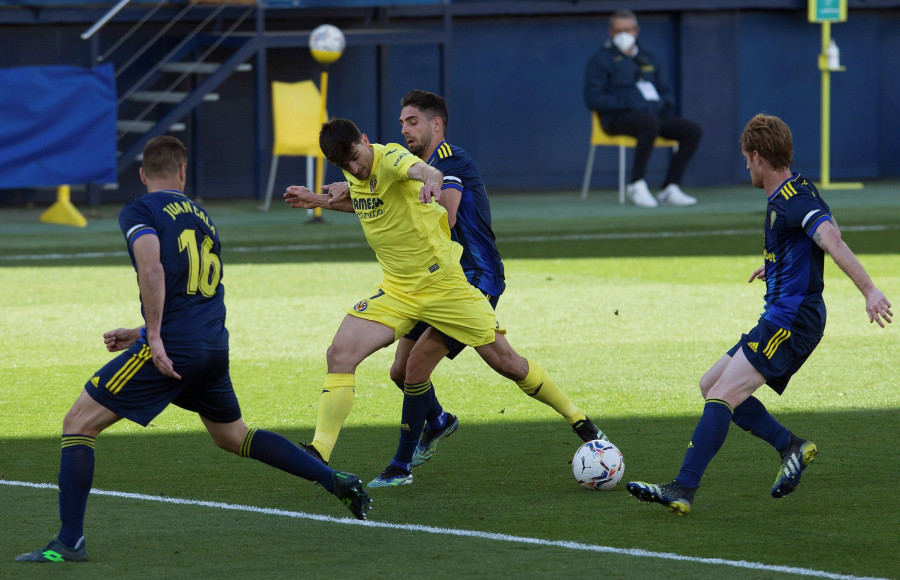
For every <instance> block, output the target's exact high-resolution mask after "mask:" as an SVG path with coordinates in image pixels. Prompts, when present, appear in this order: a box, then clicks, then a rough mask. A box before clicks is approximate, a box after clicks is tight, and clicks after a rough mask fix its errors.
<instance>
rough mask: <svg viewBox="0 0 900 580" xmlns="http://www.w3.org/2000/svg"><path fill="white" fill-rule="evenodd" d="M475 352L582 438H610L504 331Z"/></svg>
mask: <svg viewBox="0 0 900 580" xmlns="http://www.w3.org/2000/svg"><path fill="white" fill-rule="evenodd" d="M475 351H476V352H477V353H478V354H479V356H481V358H482V359H483V360H484V362H486V363H487V364H488V366H490V367H491V368H492V369H494V370H495V371H496V372H498V373H500V374H501V375H503V376H504V377H506V378H508V379H511V380H513V381H515V382H516V385H518V386H519V388H520V389H521V390H522V392H523V393H525V394H526V395H528V396H529V397H531V398H533V399H535V400H537V401H540V402H541V403H543V404H545V405H547V406H548V407H550V408H552V409H553V410H554V411H556V412H557V413H559V414H560V415H562V417H563V419H565V420H566V423H568V424H569V425H571V426H572V430H573V431H575V433H577V434H578V436H579V437H580V438H581V440H582V441H591V440H593V439H605V438H606V436H605V435H604V434H603V432H602V431H600V429H598V428H597V426H596V425H594V423H593V421H591V420H590V419H589V418H588V416H587V415H586V414H585V412H584V411H583V410H582V409H581V408H579V407H578V405H576V404H575V403H574V402H573V401H572V400H571V399H570V398H569V397H568V395H566V394H565V393H564V392H563V390H562V389H560V388H559V385H557V384H556V382H555V381H554V380H553V379H552V378H551V377H550V375H549V374H548V373H547V372H546V371H545V370H544V369H543V367H541V365H540V364H538V362H537V361H534V360H531V359H525V358H524V357H522V356H520V355H519V354H518V353H517V352H516V351H515V350H513V347H512V346H511V345H510V344H509V341H507V340H506V336H505V335H504V334H503V333H501V332H496V333H495V339H494V342H492V343H490V344H485V345H482V346H479V347H476V348H475Z"/></svg>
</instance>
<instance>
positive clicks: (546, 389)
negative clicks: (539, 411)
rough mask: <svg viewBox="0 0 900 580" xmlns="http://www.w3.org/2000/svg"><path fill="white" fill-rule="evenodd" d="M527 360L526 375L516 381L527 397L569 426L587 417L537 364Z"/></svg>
mask: <svg viewBox="0 0 900 580" xmlns="http://www.w3.org/2000/svg"><path fill="white" fill-rule="evenodd" d="M526 360H528V375H526V377H525V379H524V380H522V381H516V384H517V385H519V388H520V389H522V392H524V393H525V394H526V395H528V396H529V397H532V398H534V399H537V400H538V401H540V402H542V403H543V404H545V405H547V406H548V407H552V408H553V410H554V411H556V412H557V413H559V414H560V415H562V416H563V418H565V420H566V422H567V423H568V424H569V425H574V424H575V423H577V422H578V421H581V420H583V419H585V418H586V417H587V415H585V414H584V411H582V410H581V409H579V408H578V406H577V405H576V404H575V403H573V402H572V400H571V399H569V397H568V396H567V395H566V394H565V393H564V392H562V389H560V388H559V385H557V384H556V383H555V382H553V379H551V378H550V375H548V374H547V372H546V371H545V370H544V369H543V368H542V367H541V365H539V364H538V363H537V362H535V361H533V360H531V359H526Z"/></svg>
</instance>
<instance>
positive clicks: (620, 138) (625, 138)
mask: <svg viewBox="0 0 900 580" xmlns="http://www.w3.org/2000/svg"><path fill="white" fill-rule="evenodd" d="M591 118H592V123H593V128H592V129H591V146H590V149H588V159H587V166H586V167H585V168H584V183H583V184H582V186H581V199H587V196H588V187H589V186H590V184H591V172H592V171H594V153H595V151H596V149H597V146H604V147H618V148H619V203H620V204H624V203H625V148H626V147H635V146H636V145H637V139H635V138H634V137H631V136H630V135H608V134H607V133H606V131H604V130H603V125H602V124H601V123H600V115H598V114H597V113H596V112H592V113H591ZM653 146H654V147H672V148H673V149H676V150H677V149H678V141H672V140H671V139H663V138H662V137H657V138H656V141H655V142H654V143H653Z"/></svg>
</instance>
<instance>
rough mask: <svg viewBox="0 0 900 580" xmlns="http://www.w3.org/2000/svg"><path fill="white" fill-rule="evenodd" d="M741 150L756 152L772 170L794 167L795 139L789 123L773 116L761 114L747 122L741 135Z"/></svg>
mask: <svg viewBox="0 0 900 580" xmlns="http://www.w3.org/2000/svg"><path fill="white" fill-rule="evenodd" d="M740 144H741V149H742V150H743V151H746V152H747V153H752V152H753V151H756V152H757V153H759V156H760V157H762V158H763V159H765V160H766V161H768V162H769V164H771V165H772V169H790V168H791V165H793V157H794V138H793V136H792V135H791V129H790V127H788V126H787V123H785V122H784V121H782V120H781V119H779V118H778V117H775V116H773V115H765V114H763V113H759V114H758V115H755V116H754V117H753V118H752V119H750V120H749V121H748V122H747V125H746V126H745V127H744V132H743V133H741V139H740Z"/></svg>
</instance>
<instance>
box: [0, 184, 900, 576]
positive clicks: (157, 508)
mask: <svg viewBox="0 0 900 580" xmlns="http://www.w3.org/2000/svg"><path fill="white" fill-rule="evenodd" d="M823 194H824V195H825V198H826V200H828V201H829V203H830V205H831V206H832V209H833V210H834V212H835V215H836V217H837V219H838V222H839V223H840V225H841V227H842V229H843V230H844V237H845V239H846V240H847V241H848V243H849V244H850V246H851V247H852V248H853V249H854V251H856V253H857V255H859V256H860V258H861V260H862V262H863V264H864V265H865V266H866V268H867V269H868V270H869V272H870V274H872V276H873V278H874V280H875V282H876V284H877V285H878V286H879V287H880V288H882V289H883V290H884V291H885V293H886V294H887V295H888V297H889V298H891V299H893V300H894V304H895V310H900V258H898V254H900V235H898V230H900V211H898V209H900V207H898V206H900V199H898V196H896V187H892V185H891V184H881V185H880V184H872V185H867V187H866V189H864V190H863V191H862V192H837V191H835V192H823ZM699 197H700V199H701V204H700V205H698V206H696V207H693V208H686V209H674V208H660V209H659V210H649V211H648V210H643V209H639V208H633V207H619V206H617V205H615V204H614V202H613V199H614V194H613V193H611V192H604V193H602V194H600V195H596V194H594V195H592V197H591V198H590V199H589V200H587V201H582V200H580V199H578V198H577V196H575V195H572V194H558V195H540V196H538V195H495V196H493V198H492V205H493V208H494V219H495V231H496V232H497V236H498V244H499V246H500V250H501V252H502V253H503V255H504V258H505V263H506V268H507V280H508V284H509V286H508V290H507V292H506V293H505V294H504V295H503V297H502V299H501V301H500V304H499V307H498V313H499V315H500V317H501V320H502V322H503V323H504V325H505V326H506V327H507V328H508V330H509V334H508V336H509V339H510V342H511V343H512V344H513V345H514V346H515V348H516V349H517V350H519V352H521V353H522V354H524V355H526V356H528V357H530V358H534V359H536V360H539V361H540V362H541V363H542V365H543V366H544V367H545V368H546V369H547V370H548V372H550V373H551V374H552V375H553V376H554V378H555V379H556V381H557V382H558V383H559V384H560V385H561V386H562V388H563V389H564V390H565V391H566V392H567V393H568V394H569V395H570V396H571V397H572V399H574V400H575V401H576V402H577V403H579V404H580V405H581V406H582V407H583V408H584V409H585V410H586V411H587V412H588V414H589V415H591V416H592V417H593V418H594V419H595V420H596V421H597V422H598V424H599V425H600V426H601V428H602V429H603V430H604V431H605V432H607V433H608V434H609V436H610V438H611V439H612V440H613V441H614V442H615V443H616V444H617V445H618V446H619V447H620V448H621V449H622V451H623V453H624V454H625V459H626V472H625V477H624V479H623V482H624V481H628V480H630V479H642V480H647V481H665V480H668V479H670V478H671V477H672V476H673V475H674V474H675V473H676V472H677V470H678V467H679V465H680V463H681V459H682V456H683V451H684V447H685V445H686V443H687V441H688V439H689V438H690V435H691V432H692V430H693V428H694V425H695V424H696V421H697V419H698V417H699V414H700V412H701V409H702V400H701V398H700V395H699V391H698V389H697V382H698V381H699V378H700V376H701V375H702V373H703V372H704V371H705V370H706V369H707V368H708V367H709V366H710V365H711V364H712V363H713V362H714V361H715V360H716V359H717V358H718V357H719V356H721V354H722V353H723V352H724V351H725V350H727V349H728V348H729V347H730V346H731V345H733V344H734V343H735V342H736V340H737V339H738V337H739V336H740V333H742V332H745V331H747V330H748V329H749V328H751V327H752V325H753V323H754V322H755V320H756V318H757V316H758V314H759V312H760V311H761V309H762V294H763V285H762V284H761V283H759V282H756V283H754V284H747V283H746V280H747V278H748V277H749V275H750V272H751V271H752V270H753V269H754V268H755V267H756V266H757V265H758V264H759V263H760V259H761V258H760V256H759V254H760V252H761V248H760V245H761V239H760V238H761V236H760V234H761V232H760V231H759V227H760V225H761V222H762V212H763V208H764V203H765V202H764V198H763V194H762V193H761V192H760V191H758V190H752V189H751V188H749V187H745V188H729V189H722V190H710V191H703V192H700V195H699ZM206 205H207V206H208V208H209V210H210V213H211V215H212V217H213V219H214V220H215V221H216V223H217V225H218V226H219V228H220V230H221V231H222V240H223V244H224V254H223V259H224V262H225V277H224V283H225V285H226V288H227V293H226V303H227V305H228V308H229V322H228V326H229V330H230V331H231V337H232V353H231V354H232V376H233V378H234V381H235V386H236V389H237V392H238V396H239V398H240V400H241V404H242V407H243V411H244V417H245V420H247V422H248V423H249V424H251V425H254V426H259V427H262V428H266V429H271V430H274V431H277V432H280V433H282V434H283V435H285V436H287V437H289V438H291V439H292V440H309V439H311V437H312V432H313V427H314V424H315V418H316V409H317V404H318V392H319V390H320V389H321V384H322V379H323V377H324V373H325V359H324V352H325V348H326V347H327V346H328V344H329V342H330V339H331V337H332V336H333V334H334V332H335V330H336V329H337V326H338V324H339V323H340V320H341V318H342V317H343V309H344V308H345V307H347V306H348V305H351V304H353V303H355V302H356V301H357V300H358V299H359V298H360V297H362V296H367V295H370V294H371V290H372V289H374V288H375V286H376V285H377V283H378V281H379V280H380V274H379V270H378V267H377V264H376V263H375V261H374V257H373V256H372V254H371V251H370V250H368V248H366V247H365V242H364V239H363V237H362V233H361V230H360V229H359V226H358V224H356V223H355V218H354V217H353V216H345V215H334V214H326V218H327V222H326V223H325V224H314V225H313V224H307V223H305V220H306V215H305V214H304V212H302V211H298V210H288V209H286V208H281V207H275V208H273V211H272V212H270V213H268V214H260V213H257V212H256V211H255V206H256V203H255V202H249V201H247V202H218V203H217V202H213V203H208V204H206ZM117 209H118V208H114V207H105V206H104V207H100V208H97V209H96V210H95V211H93V212H92V213H91V215H89V217H88V219H89V225H88V227H87V228H85V229H72V228H64V227H61V226H51V225H47V224H41V223H39V222H37V215H38V213H39V212H38V211H35V210H0V296H2V308H0V385H2V388H0V480H4V481H7V482H10V481H18V482H33V483H37V484H52V483H55V480H56V471H57V468H58V458H59V435H60V429H61V422H62V417H63V415H64V414H65V412H66V410H67V409H68V408H69V406H70V405H71V403H72V401H73V400H74V399H75V397H76V396H77V394H78V392H79V391H80V390H81V388H82V385H83V384H84V382H85V381H86V380H87V379H88V378H90V376H91V373H92V372H93V371H94V370H96V369H97V368H99V367H100V366H102V365H103V364H104V363H105V362H106V361H107V360H109V356H110V355H109V354H108V353H106V351H105V349H104V348H103V343H102V338H101V334H102V332H104V331H105V330H108V329H111V328H114V327H116V326H127V325H137V324H139V323H140V310H139V306H138V302H137V287H136V284H135V281H134V272H133V271H132V270H131V267H130V265H129V263H128V259H127V256H126V255H125V254H124V243H123V242H122V239H121V234H120V233H119V232H118V229H117V226H116V222H115V216H116V212H117ZM826 263H827V271H826V294H825V297H826V301H827V303H828V307H829V323H828V329H827V330H826V335H825V338H824V339H823V341H822V343H821V345H820V346H819V348H818V349H817V351H816V353H815V354H814V355H813V356H812V357H811V359H810V360H809V361H808V362H807V364H806V365H805V366H804V368H803V369H802V370H801V371H800V373H798V375H797V376H796V377H795V378H794V379H793V380H792V382H791V385H790V387H789V388H788V390H787V392H786V394H785V395H784V396H783V397H778V396H776V395H775V394H774V393H772V392H771V391H769V390H768V389H766V388H763V389H761V390H760V391H759V395H758V396H759V397H760V398H761V399H762V400H763V401H764V402H765V403H766V405H767V406H768V407H769V409H770V410H771V411H772V413H773V414H774V415H775V416H776V417H777V418H778V419H780V420H781V421H782V422H783V423H784V424H785V425H787V426H788V427H789V428H791V429H792V430H794V431H795V432H796V433H798V434H799V435H800V436H803V437H807V438H809V439H812V440H813V441H815V442H816V444H817V445H818V446H819V449H820V453H819V456H818V457H817V459H816V462H815V463H814V464H813V465H812V467H810V469H809V470H808V471H807V472H806V474H805V475H804V478H803V481H802V484H801V485H800V486H799V488H798V490H797V491H796V492H795V493H794V494H792V495H790V496H788V497H786V498H784V499H781V500H774V499H772V498H771V497H770V496H769V488H770V486H771V483H772V480H773V479H774V477H775V473H776V471H777V468H778V457H777V454H775V452H774V451H772V450H771V449H770V448H768V446H767V445H766V444H764V443H763V442H761V441H759V440H757V439H756V438H754V437H752V436H749V435H747V434H745V433H743V432H742V431H740V430H739V429H737V428H734V429H732V432H731V433H730V435H729V438H728V440H727V441H726V443H725V445H724V447H723V449H722V451H721V452H720V453H719V455H718V456H717V457H716V459H715V460H714V461H713V463H712V464H711V466H710V468H709V470H708V471H707V474H706V476H705V478H704V481H703V486H702V488H701V490H700V491H699V492H698V495H697V501H696V504H695V510H694V512H693V513H692V514H691V515H690V516H688V517H686V518H678V517H675V516H672V515H670V514H669V513H668V512H666V511H665V510H664V509H663V508H662V507H661V506H658V505H647V504H640V503H638V502H637V501H636V500H634V499H633V498H631V497H630V496H629V495H628V493H627V492H626V491H625V489H624V485H623V484H620V485H619V486H618V487H617V488H616V489H615V490H613V491H611V492H589V491H587V490H583V489H581V488H579V487H578V486H577V485H576V484H575V482H574V480H573V478H572V475H571V471H570V468H569V464H568V462H569V460H570V459H571V456H572V454H573V453H574V451H575V449H576V448H577V446H578V440H577V438H576V437H575V435H574V434H573V433H572V432H571V431H570V430H569V428H568V427H567V426H566V425H565V424H564V422H563V421H562V420H561V419H560V418H559V417H558V416H557V415H556V414H555V413H553V411H552V410H550V409H549V408H546V407H544V406H543V405H540V404H538V403H536V402H534V401H532V400H530V399H528V398H527V397H525V396H523V395H522V394H521V392H519V390H518V388H517V387H516V386H515V385H514V384H513V383H511V382H510V381H506V380H504V379H502V378H500V377H499V376H497V375H495V374H494V373H493V372H492V371H490V369H488V368H487V367H486V366H485V365H484V364H483V363H482V362H481V361H480V359H478V357H477V355H475V354H474V353H473V352H469V351H466V352H465V353H464V354H462V355H461V356H460V357H459V358H458V359H457V360H456V361H453V362H444V363H442V364H441V365H440V366H439V367H438V369H437V371H436V372H435V375H434V381H435V385H436V388H437V392H438V394H439V396H440V398H441V400H442V402H443V404H444V406H445V407H446V408H447V409H448V410H451V411H453V412H454V413H457V414H459V416H460V420H461V427H460V430H459V432H458V433H457V434H455V435H454V436H453V437H452V438H450V439H448V440H447V441H445V442H444V443H442V444H441V447H440V448H439V450H438V453H437V455H436V456H435V458H434V460H433V461H432V462H430V463H428V464H426V465H425V466H423V467H421V468H417V469H416V471H415V482H414V484H413V485H411V486H406V487H402V488H396V489H393V488H389V489H377V490H373V492H372V495H373V497H374V498H375V504H374V509H373V510H372V512H371V513H370V519H371V520H372V521H373V522H376V523H378V526H359V525H356V524H354V523H352V522H350V521H349V520H346V521H331V520H328V519H324V520H323V519H321V517H326V518H329V517H330V518H344V517H345V516H346V515H347V513H346V510H345V509H344V508H343V507H342V506H341V505H340V504H339V503H338V502H337V501H336V500H334V498H332V497H330V496H329V495H327V494H325V493H324V492H323V491H322V490H321V489H320V488H317V487H316V486H313V485H312V484H309V483H307V482H304V481H302V480H298V479H296V478H293V477H291V476H288V475H286V474H284V473H281V472H278V471H276V470H273V469H271V468H269V467H267V466H264V465H262V464H260V463H257V462H253V461H248V460H243V459H240V458H237V457H236V456H232V455H229V454H227V453H224V452H222V451H220V450H218V449H216V448H215V447H214V445H213V444H212V442H211V441H210V439H209V437H208V435H207V434H206V433H205V431H203V428H202V425H201V424H200V422H199V420H198V419H197V418H196V416H194V415H192V414H190V413H187V412H184V411H182V410H180V409H176V408H170V409H168V410H166V411H165V412H164V413H163V414H162V415H160V416H159V417H158V418H157V419H156V420H155V421H154V422H153V423H152V424H151V425H150V427H148V428H146V429H143V428H141V427H139V426H137V425H133V424H130V423H127V422H121V423H119V424H117V425H115V426H114V427H112V428H110V429H109V430H108V431H106V432H105V433H104V434H103V435H101V437H100V438H99V439H98V442H97V455H96V456H97V470H96V474H95V479H94V486H95V488H97V489H101V490H106V491H110V492H116V493H126V494H143V496H146V497H145V498H144V499H140V498H139V497H134V496H127V497H126V496H122V495H112V496H110V495H92V496H91V498H90V500H89V502H88V514H87V520H86V535H87V540H88V547H89V551H90V552H91V556H92V562H91V563H87V564H79V565H74V566H63V567H61V568H57V567H50V568H47V567H46V566H45V567H41V568H40V569H39V570H38V569H35V568H34V567H33V566H28V565H23V564H18V563H13V562H12V558H13V556H15V555H16V554H19V553H21V552H25V551H29V550H33V549H35V548H37V547H39V546H41V545H43V544H44V543H46V542H47V541H48V540H49V539H50V538H51V537H52V536H53V534H54V533H55V532H56V530H57V528H58V516H57V509H56V494H55V492H54V491H53V490H52V489H47V488H30V487H22V486H18V485H5V484H4V485H0V505H2V510H3V515H2V517H0V537H2V538H3V541H2V543H0V577H3V578H33V577H55V576H62V575H65V576H67V577H79V578H82V577H83V578H96V577H98V576H101V575H103V576H107V577H129V578H159V577H193V578H204V577H210V576H213V575H223V574H228V575H240V576H242V577H251V578H257V577H258V578H274V577H326V576H328V577H334V576H343V575H353V576H363V577H382V576H391V575H397V574H407V573H416V574H426V575H428V576H432V577H456V576H466V575H469V576H483V577H510V576H522V577H550V576H552V577H561V576H564V575H576V574H579V575H583V574H584V573H585V571H586V570H590V571H596V572H597V573H601V574H602V575H603V576H605V577H613V578H616V577H620V578H651V577H652V578H659V577H666V578H695V577H699V576H704V577H727V578H776V577H778V578H780V577H789V576H797V575H806V576H819V577H830V578H833V577H840V576H841V575H847V576H878V577H894V578H895V577H900V563H898V558H897V556H896V543H897V539H898V536H897V525H896V522H897V514H898V513H900V509H898V508H900V501H898V499H897V497H896V494H894V493H892V492H891V489H892V484H893V482H894V481H895V480H896V478H897V475H898V465H900V463H898V460H897V459H896V456H895V454H894V453H893V452H892V450H893V448H894V447H895V444H896V441H897V440H898V436H900V428H898V425H900V423H898V419H900V413H898V409H900V392H898V388H897V385H898V383H897V379H896V370H895V367H896V364H895V362H894V359H895V358H896V356H897V353H898V352H900V338H898V335H897V329H896V328H888V329H886V330H882V329H880V328H878V327H876V326H874V325H870V324H868V322H867V319H866V315H865V310H864V304H863V300H862V297H861V296H860V294H859V292H858V291H857V290H856V289H855V288H854V287H853V285H852V283H851V282H850V281H849V280H848V279H847V278H846V277H845V276H843V274H841V273H840V272H839V271H838V269H837V268H836V267H835V266H834V265H833V263H831V262H830V259H828V258H826ZM894 326H896V325H894ZM392 356H393V350H392V349H387V350H385V351H381V352H379V353H376V355H374V356H373V357H371V358H370V359H369V360H367V361H366V362H364V363H363V365H362V366H361V367H360V369H359V371H358V379H357V385H358V387H357V397H356V403H355V405H354V409H353V413H352V414H351V416H350V419H349V421H348V423H347V425H346V426H345V428H344V431H343V432H342V434H341V438H340V440H339V442H338V447H337V449H336V450H335V453H334V455H333V457H332V464H333V465H334V466H336V467H338V468H340V469H345V470H348V471H353V472H355V473H357V474H359V475H360V477H362V478H363V479H364V480H365V481H368V480H370V479H371V478H372V477H374V476H375V475H377V474H378V473H379V472H380V471H381V470H382V469H383V468H384V466H385V465H386V464H387V463H388V462H389V461H390V458H391V456H392V454H393V451H394V448H395V446H396V440H397V434H398V429H397V427H396V423H397V420H398V418H399V407H400V402H401V394H400V392H399V391H398V390H397V389H396V387H394V386H393V385H392V384H390V381H389V379H388V376H387V371H388V369H389V366H390V362H391V360H392ZM154 498H155V499H154ZM163 498H165V499H168V500H172V499H185V500H195V501H198V502H200V501H208V502H221V503H223V504H233V506H257V507H260V508H269V509H270V511H269V512H261V511H240V510H236V509H222V507H221V506H220V507H211V506H203V505H195V504H184V503H182V504H173V503H165V502H163V501H161V500H162V499H163ZM272 510H282V511H281V512H275V511H272ZM303 514H308V515H309V517H304V516H303ZM313 517H318V518H319V519H310V518H313ZM417 526H418V527H417ZM517 538H518V539H517ZM523 538H524V540H523ZM665 554H668V556H666V555H665ZM714 559H719V560H714ZM735 562H743V563H744V564H739V565H737V566H736V565H735ZM740 566H743V567H740Z"/></svg>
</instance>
